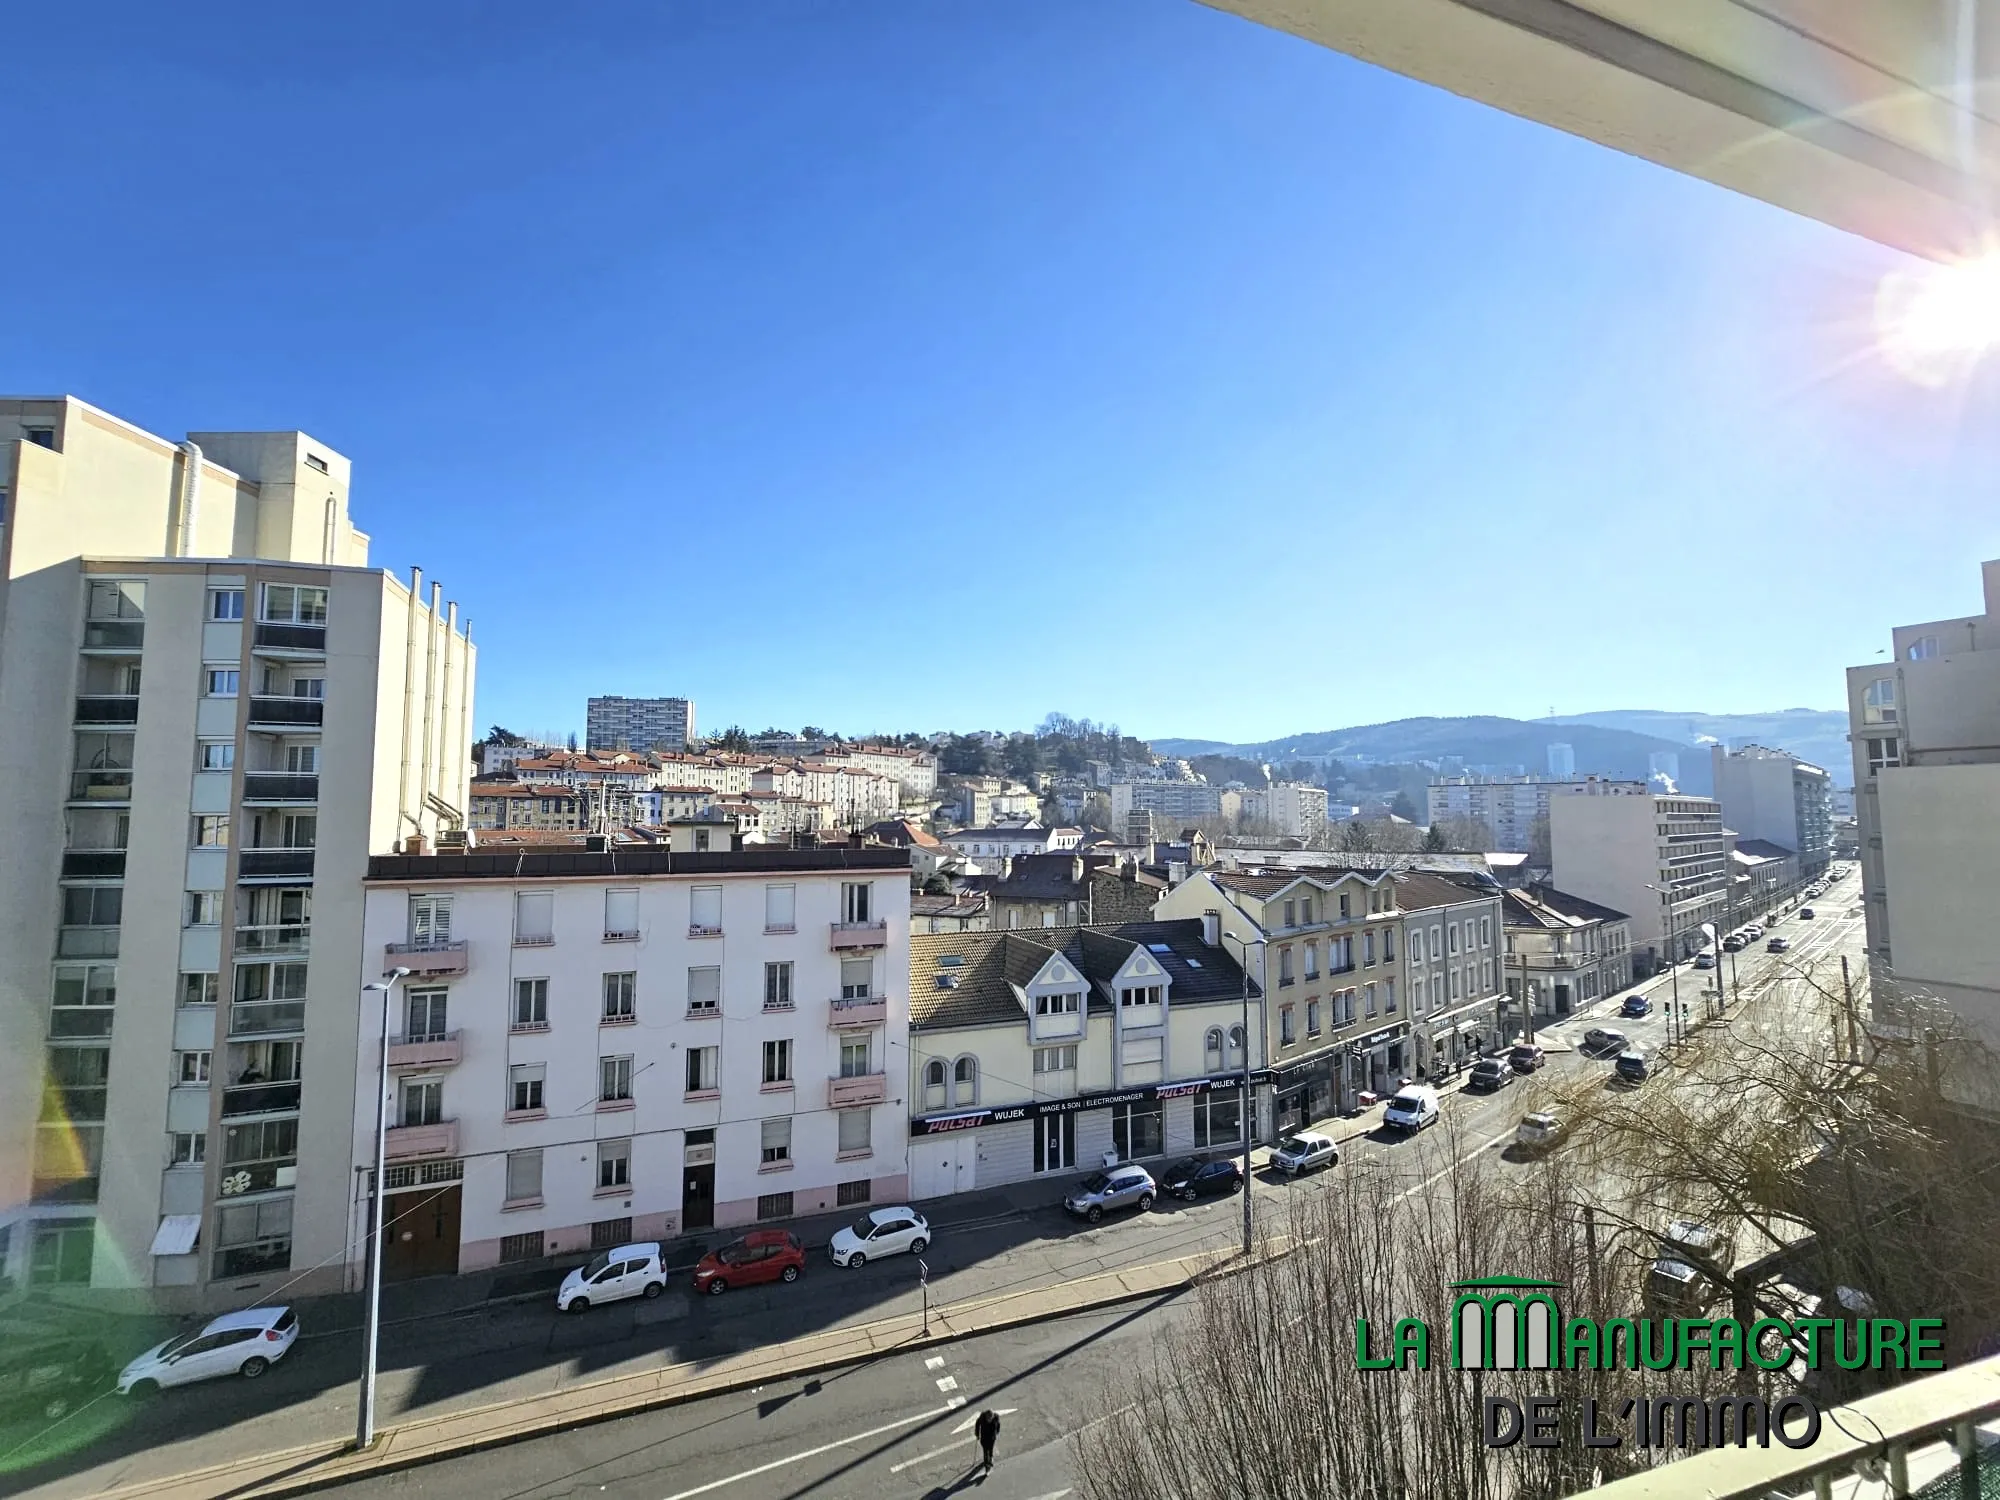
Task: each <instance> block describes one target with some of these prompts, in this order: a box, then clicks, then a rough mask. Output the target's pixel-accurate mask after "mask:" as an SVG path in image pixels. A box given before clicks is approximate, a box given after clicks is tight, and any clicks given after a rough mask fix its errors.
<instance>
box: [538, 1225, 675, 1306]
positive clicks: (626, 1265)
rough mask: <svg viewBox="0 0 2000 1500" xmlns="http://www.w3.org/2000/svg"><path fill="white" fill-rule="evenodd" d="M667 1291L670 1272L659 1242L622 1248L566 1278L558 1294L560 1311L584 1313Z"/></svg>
mask: <svg viewBox="0 0 2000 1500" xmlns="http://www.w3.org/2000/svg"><path fill="white" fill-rule="evenodd" d="M666 1289H667V1268H666V1266H665V1265H664V1264H663V1263H662V1262H661V1260H660V1245H659V1241H657V1240H647V1241H645V1242H643V1243H641V1244H637V1245H618V1246H614V1247H613V1248H612V1249H609V1250H606V1251H605V1252H604V1253H603V1254H601V1255H599V1256H598V1257H597V1259H595V1260H593V1261H592V1262H591V1263H590V1264H589V1265H587V1266H578V1267H577V1268H576V1269H575V1270H574V1271H571V1272H570V1273H569V1275H567V1276H565V1277H563V1283H562V1285H561V1286H560V1287H559V1288H557V1290H556V1310H557V1311H558V1312H569V1313H580V1312H585V1311H588V1310H589V1309H590V1308H591V1307H592V1306H593V1305H595V1304H596V1303H599V1302H617V1301H620V1300H622V1299H624V1298H626V1297H649V1298H650V1297H657V1296H659V1295H660V1293H662V1292H664V1291H665V1290H666Z"/></svg>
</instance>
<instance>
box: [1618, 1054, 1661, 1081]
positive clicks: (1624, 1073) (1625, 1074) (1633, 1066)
mask: <svg viewBox="0 0 2000 1500" xmlns="http://www.w3.org/2000/svg"><path fill="white" fill-rule="evenodd" d="M1612 1066H1614V1067H1615V1068H1617V1070H1618V1076H1619V1077H1620V1078H1622V1079H1624V1080H1625V1081H1626V1082H1627V1083H1644V1082H1645V1081H1646V1078H1647V1076H1648V1075H1649V1074H1650V1073H1651V1072H1652V1066H1651V1064H1649V1063H1648V1062H1647V1061H1646V1054H1645V1053H1643V1052H1641V1051H1639V1050H1638V1049H1636V1048H1628V1049H1627V1050H1626V1051H1624V1052H1621V1053H1619V1054H1618V1061H1617V1062H1616V1063H1614V1064H1613V1065H1612Z"/></svg>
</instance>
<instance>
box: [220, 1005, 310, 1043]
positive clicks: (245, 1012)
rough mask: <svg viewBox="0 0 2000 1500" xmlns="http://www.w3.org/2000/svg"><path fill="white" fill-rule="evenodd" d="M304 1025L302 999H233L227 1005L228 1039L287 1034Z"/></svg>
mask: <svg viewBox="0 0 2000 1500" xmlns="http://www.w3.org/2000/svg"><path fill="white" fill-rule="evenodd" d="M305 1029H306V1003H305V1001H303V1000H237V1001H234V1002H232V1003H231V1005H230V1007H229V1035H230V1037H231V1038H232V1039H240V1038H245V1037H266V1036H281V1035H290V1034H292V1033H295V1032H301V1031H304V1030H305Z"/></svg>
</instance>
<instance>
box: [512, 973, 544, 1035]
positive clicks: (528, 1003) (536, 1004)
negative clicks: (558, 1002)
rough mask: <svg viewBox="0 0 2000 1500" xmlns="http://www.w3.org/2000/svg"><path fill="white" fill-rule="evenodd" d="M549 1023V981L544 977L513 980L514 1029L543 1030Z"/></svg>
mask: <svg viewBox="0 0 2000 1500" xmlns="http://www.w3.org/2000/svg"><path fill="white" fill-rule="evenodd" d="M548 1024H549V982H548V981H547V980H546V979H517V980H515V981H514V1029H515V1030H516V1031H543V1030H546V1029H547V1028H548Z"/></svg>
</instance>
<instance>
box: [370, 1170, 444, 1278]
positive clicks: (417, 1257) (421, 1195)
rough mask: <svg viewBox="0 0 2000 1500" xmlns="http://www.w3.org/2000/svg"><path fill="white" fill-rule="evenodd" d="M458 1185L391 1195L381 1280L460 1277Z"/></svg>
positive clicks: (383, 1245) (383, 1244) (383, 1246)
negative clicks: (418, 1277)
mask: <svg viewBox="0 0 2000 1500" xmlns="http://www.w3.org/2000/svg"><path fill="white" fill-rule="evenodd" d="M460 1201H461V1193H460V1188H459V1185H458V1184H457V1183H455V1182H454V1183H452V1184H451V1185H450V1186H449V1187H445V1186H438V1187H425V1188H416V1189H413V1190H411V1191H410V1192H407V1193H391V1194H390V1195H389V1199H388V1204H389V1238H388V1239H386V1240H384V1241H383V1242H382V1279H383V1280H384V1281H408V1280H410V1279H411V1278H413V1277H417V1276H455V1275H457V1274H458V1218H459V1207H460Z"/></svg>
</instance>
